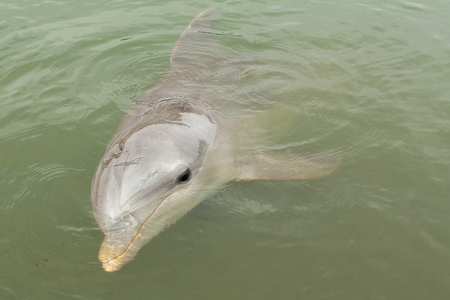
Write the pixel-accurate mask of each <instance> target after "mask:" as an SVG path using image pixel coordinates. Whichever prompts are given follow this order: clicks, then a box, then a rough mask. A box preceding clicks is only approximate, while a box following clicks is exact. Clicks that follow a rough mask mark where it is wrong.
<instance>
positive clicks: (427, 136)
mask: <svg viewBox="0 0 450 300" xmlns="http://www.w3.org/2000/svg"><path fill="white" fill-rule="evenodd" d="M0 7H1V9H0V70H1V71H0V149H1V150H0V151H1V155H0V162H1V168H0V190H1V197H0V215H1V217H0V254H1V255H0V298H1V299H275V298H279V299H447V297H448V295H449V294H450V271H449V270H450V230H449V229H450V213H449V212H450V199H449V191H450V188H449V186H450V173H449V169H450V152H449V151H448V149H449V147H450V118H449V115H450V89H449V82H450V42H449V41H450V29H449V28H450V21H449V18H448V15H449V13H450V4H449V3H448V2H447V1H444V0H438V1H434V2H429V1H417V2H413V1H396V2H392V1H377V2H376V3H374V2H373V1H351V0H345V1H287V0H285V1H268V2H257V1H242V3H239V2H235V1H221V2H214V1H195V2H191V1H189V2H188V1H133V2H127V1H123V0H118V1H113V2H111V1H95V2H91V3H78V2H66V1H35V0H30V1H24V0H21V1H15V2H14V3H13V4H11V3H9V2H8V3H6V2H5V1H3V3H1V4H0ZM209 7H219V8H220V9H221V11H220V15H219V20H218V21H217V22H216V29H215V31H216V33H218V35H217V36H216V40H217V42H218V44H219V45H221V46H222V49H223V51H220V53H219V54H218V55H220V56H221V57H225V58H226V59H227V64H224V65H223V68H222V71H221V72H222V75H223V79H224V81H223V85H222V86H221V87H217V90H216V91H215V93H217V94H218V95H220V96H221V97H223V98H226V99H229V103H227V104H228V106H226V105H225V106H224V107H223V109H224V110H226V111H227V113H229V114H236V116H240V117H242V116H246V117H255V116H257V117H258V120H259V124H260V129H259V130H258V132H257V133H259V134H261V135H262V136H263V137H264V138H263V142H264V144H265V145H266V146H267V147H268V148H270V149H274V150H280V151H287V152H295V153H304V154H312V153H317V152H322V151H333V152H336V153H339V155H340V156H341V157H342V160H343V162H342V165H341V168H340V169H339V170H338V171H337V172H335V173H334V174H332V175H330V176H328V177H326V178H323V179H320V180H316V181H285V182H277V181H254V182H239V183H230V184H228V185H227V187H226V188H225V189H224V190H223V191H221V192H220V193H218V194H217V195H215V196H214V197H212V198H210V199H208V200H207V201H205V202H203V203H202V204H201V205H199V206H198V207H197V208H195V209H194V210H192V211H191V212H190V213H189V214H188V215H187V216H185V217H184V218H182V219H181V220H180V221H179V222H177V223H176V224H175V225H173V226H171V227H170V228H169V229H168V230H166V231H165V232H163V233H162V234H160V235H159V236H158V237H156V238H155V239H154V240H152V241H151V242H150V243H149V244H148V245H147V246H145V247H144V248H143V249H142V250H141V251H140V253H139V254H138V256H137V257H136V259H135V260H134V261H133V262H132V263H130V264H129V265H127V266H126V267H125V268H124V269H123V270H121V271H119V272H117V273H113V274H108V273H105V272H104V271H103V269H102V268H101V265H100V263H99V262H98V260H97V252H98V249H99V246H100V243H101V241H102V239H103V234H102V232H101V231H100V230H99V228H98V226H97V224H96V223H95V220H94V218H93V214H92V209H91V206H90V180H91V178H92V174H93V171H94V169H95V167H96V166H97V164H98V162H99V160H100V158H101V156H102V154H103V151H104V149H105V146H106V144H107V142H108V141H109V139H110V137H111V136H112V134H113V133H114V131H115V129H116V127H117V125H118V123H119V121H120V119H121V116H122V115H123V113H124V112H125V110H126V108H127V106H128V105H129V103H130V101H132V99H133V98H134V96H135V95H136V93H139V92H140V91H143V90H145V89H146V88H148V87H150V86H151V84H152V83H153V82H154V81H156V80H157V79H158V78H160V77H161V76H162V75H163V73H164V70H165V69H166V68H167V66H168V61H169V56H170V52H171V49H172V47H173V46H174V44H175V42H176V40H177V39H178V37H179V35H180V34H181V32H182V31H183V29H184V28H185V26H186V25H187V24H188V23H189V21H190V20H191V19H192V18H193V17H194V16H195V15H196V14H197V13H199V12H200V11H202V10H204V9H207V8H209Z"/></svg>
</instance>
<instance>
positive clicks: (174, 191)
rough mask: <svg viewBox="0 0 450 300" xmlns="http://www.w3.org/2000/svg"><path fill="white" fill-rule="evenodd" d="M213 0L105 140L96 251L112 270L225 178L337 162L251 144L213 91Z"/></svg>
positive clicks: (311, 172)
mask: <svg viewBox="0 0 450 300" xmlns="http://www.w3.org/2000/svg"><path fill="white" fill-rule="evenodd" d="M217 13H218V10H217V9H209V10H206V11H204V12H202V13H200V14H199V15H198V16H197V17H195V18H194V19H193V20H192V21H191V23H190V24H189V25H188V26H187V28H186V29H185V30H184V32H183V34H182V35H181V37H180V38H179V40H178V42H177V43H176V45H175V47H174V49H173V51H172V55H171V59H170V67H169V69H168V71H167V73H166V74H165V75H164V76H163V77H162V78H161V79H160V80H159V81H158V82H156V83H155V85H154V86H153V87H152V88H150V89H149V90H148V91H146V92H145V93H144V95H143V96H142V97H141V98H140V99H139V100H137V101H136V102H135V103H133V104H132V105H131V106H130V108H129V110H128V112H127V113H126V115H125V116H124V118H123V120H122V122H121V123H120V125H119V128H118V129H117V131H116V133H115V134H114V136H113V137H112V139H111V141H110V142H109V144H108V146H107V148H106V151H105V154H104V155H103V158H102V160H101V161H100V164H99V165H98V167H97V169H96V171H95V174H94V177H93V179H92V185H91V199H92V208H93V211H94V215H95V219H96V221H97V223H98V224H99V226H100V227H101V229H102V231H103V233H104V234H105V239H104V241H103V243H102V245H101V248H100V251H99V260H100V261H101V262H102V264H103V268H104V269H105V271H108V272H114V271H117V270H119V269H121V268H122V267H123V266H124V265H125V264H126V263H128V262H130V261H131V260H132V259H133V258H134V256H135V255H136V254H137V252H138V251H139V249H140V248H141V247H143V246H144V245H145V244H146V243H148V242H149V241H150V240H151V239H152V238H153V237H154V236H156V235H157V234H158V233H160V232H161V231H162V230H163V229H164V228H166V227H167V226H169V225H170V224H172V223H174V222H175V221H176V220H178V219H179V218H181V217H182V216H183V215H185V214H186V213H187V212H188V211H189V210H191V209H192V208H194V207H195V206H196V205H198V204H199V203H200V202H201V201H203V200H204V199H206V198H208V197H209V196H211V195H213V194H214V193H215V192H216V191H217V190H218V189H220V187H222V186H223V185H224V184H225V183H227V182H229V181H235V180H258V179H268V180H287V179H314V178H320V177H322V176H325V175H327V174H329V173H331V172H333V171H334V170H336V169H337V168H338V166H339V162H340V161H339V159H338V158H337V157H336V156H334V155H330V154H317V155H312V156H308V157H302V156H299V155H295V154H289V155H285V154H281V153H272V152H267V151H263V150H261V149H264V148H263V147H260V148H259V149H254V150H253V151H249V149H248V147H247V145H246V146H244V144H245V139H246V138H248V137H247V136H245V135H243V133H242V132H241V131H242V130H240V127H239V125H240V120H236V119H233V118H230V117H228V116H225V115H223V114H221V112H220V109H218V107H217V106H215V105H214V101H213V100H212V99H209V96H208V87H211V81H212V80H216V81H217V79H214V74H215V72H216V70H215V67H216V66H217V64H215V59H216V57H215V56H214V53H209V52H210V50H209V49H210V46H211V45H213V44H214V34H213V33H212V28H213V23H214V20H215V19H216V15H217Z"/></svg>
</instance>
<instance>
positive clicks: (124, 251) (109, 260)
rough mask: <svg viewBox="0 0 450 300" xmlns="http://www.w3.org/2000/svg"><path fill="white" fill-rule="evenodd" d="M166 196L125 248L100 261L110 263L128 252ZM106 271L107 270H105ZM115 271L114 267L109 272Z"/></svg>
mask: <svg viewBox="0 0 450 300" xmlns="http://www.w3.org/2000/svg"><path fill="white" fill-rule="evenodd" d="M167 197H168V196H166V197H164V199H162V200H161V202H160V203H159V204H158V206H156V207H155V209H153V211H152V212H151V213H150V214H149V215H148V217H146V218H145V220H144V222H142V223H141V226H139V228H138V230H136V233H135V234H134V235H133V238H132V239H131V240H130V241H129V242H128V243H127V246H126V247H125V249H124V250H123V251H122V252H120V253H119V254H118V255H117V256H114V257H110V258H108V259H103V260H102V259H101V260H100V262H101V263H103V264H107V263H112V262H113V261H116V260H119V261H120V259H121V258H122V257H123V256H124V255H125V254H126V253H127V252H128V250H129V249H130V247H131V245H132V244H133V243H134V241H135V240H136V238H137V237H138V235H139V234H140V232H141V231H142V228H143V227H144V225H145V223H147V221H148V220H149V219H150V218H151V217H152V216H153V214H154V213H155V212H156V211H157V210H158V208H159V207H160V206H161V204H162V203H163V202H164V200H166V199H167ZM107 271H108V270H107ZM113 271H116V269H114V270H111V271H110V272H113Z"/></svg>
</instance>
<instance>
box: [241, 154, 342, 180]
mask: <svg viewBox="0 0 450 300" xmlns="http://www.w3.org/2000/svg"><path fill="white" fill-rule="evenodd" d="M253 162H254V164H253V165H246V166H244V167H242V169H241V174H240V178H239V180H292V179H303V180H305V179H317V178H321V177H324V176H326V175H328V174H330V173H332V172H334V171H336V170H337V169H338V168H339V164H340V162H341V159H340V158H339V157H338V156H337V155H336V154H333V153H329V152H324V153H318V154H314V155H310V156H300V155H298V154H283V153H274V152H268V153H261V154H257V155H256V156H255V160H254V161H253Z"/></svg>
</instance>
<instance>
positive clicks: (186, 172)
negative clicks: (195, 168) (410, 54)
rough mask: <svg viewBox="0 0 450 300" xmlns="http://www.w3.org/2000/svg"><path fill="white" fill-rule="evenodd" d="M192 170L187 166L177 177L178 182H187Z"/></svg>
mask: <svg viewBox="0 0 450 300" xmlns="http://www.w3.org/2000/svg"><path fill="white" fill-rule="evenodd" d="M191 176H192V172H191V169H189V168H187V169H186V170H184V172H183V173H181V175H180V176H179V177H178V183H180V184H183V183H186V182H188V181H189V180H190V179H191Z"/></svg>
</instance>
